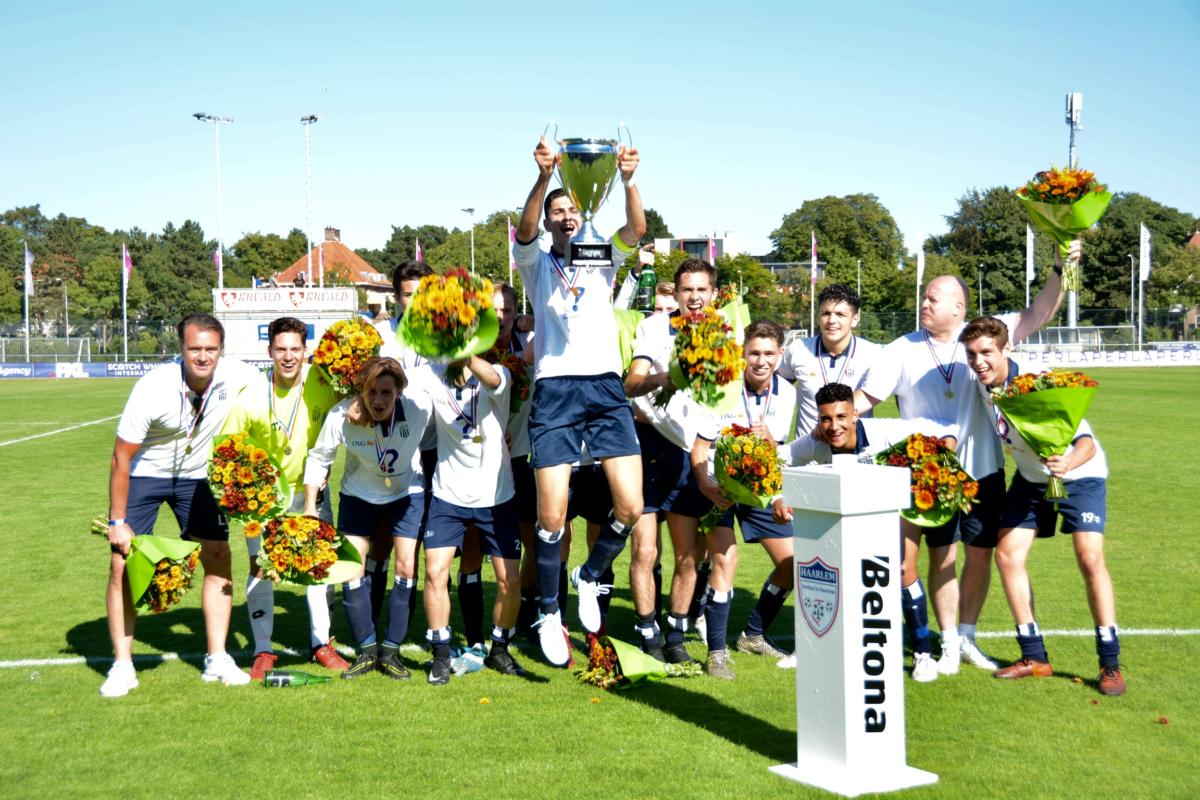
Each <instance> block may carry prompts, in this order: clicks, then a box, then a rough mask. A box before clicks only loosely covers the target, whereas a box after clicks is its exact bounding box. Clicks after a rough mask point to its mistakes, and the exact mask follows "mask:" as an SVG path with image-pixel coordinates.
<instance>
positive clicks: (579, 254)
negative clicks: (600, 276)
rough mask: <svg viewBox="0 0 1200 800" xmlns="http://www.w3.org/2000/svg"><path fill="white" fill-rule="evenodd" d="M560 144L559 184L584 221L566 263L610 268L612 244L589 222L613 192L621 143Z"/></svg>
mask: <svg viewBox="0 0 1200 800" xmlns="http://www.w3.org/2000/svg"><path fill="white" fill-rule="evenodd" d="M625 130H626V131H627V132H628V130H629V129H628V128H626V129H625ZM559 144H560V145H561V150H560V153H561V155H562V158H561V159H559V162H558V180H559V182H560V183H562V187H563V189H564V190H565V191H566V193H567V196H568V197H570V198H571V203H572V204H573V205H574V206H575V208H577V209H579V213H580V215H582V217H583V225H581V226H580V228H579V232H578V233H576V234H575V235H574V236H572V237H571V241H570V243H569V247H568V252H567V253H566V256H567V262H568V263H569V264H570V265H571V266H573V267H611V266H612V264H613V255H612V244H610V243H609V242H608V240H607V239H605V238H604V237H602V236H601V235H600V234H599V233H598V232H597V231H596V227H595V226H594V225H593V224H592V219H593V218H594V217H595V216H596V212H597V211H599V210H600V206H601V205H603V204H604V201H605V200H607V199H608V193H609V192H610V191H612V187H613V182H614V181H615V180H616V177H617V152H618V151H619V150H620V148H621V140H620V138H617V139H562V140H560V141H559Z"/></svg>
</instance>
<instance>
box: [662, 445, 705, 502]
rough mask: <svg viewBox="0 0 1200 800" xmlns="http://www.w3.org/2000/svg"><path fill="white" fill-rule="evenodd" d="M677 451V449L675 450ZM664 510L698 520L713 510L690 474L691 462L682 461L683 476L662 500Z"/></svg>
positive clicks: (689, 460) (686, 459)
mask: <svg viewBox="0 0 1200 800" xmlns="http://www.w3.org/2000/svg"><path fill="white" fill-rule="evenodd" d="M676 449H677V450H678V449H679V448H676ZM663 504H664V505H665V506H666V509H665V510H668V511H670V512H671V513H672V514H679V515H680V516H683V517H692V518H693V519H700V518H701V517H703V516H704V515H705V514H707V513H708V512H709V511H712V509H713V501H712V500H709V499H708V498H707V497H705V496H704V493H703V492H701V491H700V486H699V484H697V483H696V476H695V475H694V474H693V473H692V460H691V459H690V458H685V459H684V468H683V474H682V475H681V476H680V478H679V480H677V481H676V482H675V484H674V485H673V486H672V487H671V488H670V490H669V491H668V493H667V495H666V497H665V498H664V500H663Z"/></svg>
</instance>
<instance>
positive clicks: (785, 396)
mask: <svg viewBox="0 0 1200 800" xmlns="http://www.w3.org/2000/svg"><path fill="white" fill-rule="evenodd" d="M705 410H706V411H707V409H705ZM795 410H796V395H795V393H794V392H792V391H791V390H790V388H789V387H788V385H787V383H786V382H785V381H783V380H782V379H781V378H780V377H779V376H778V375H772V376H771V383H770V384H769V385H768V386H767V387H766V389H765V390H763V391H762V392H761V393H760V392H752V391H750V389H749V388H747V387H745V386H743V387H742V397H741V400H740V401H739V402H738V403H737V404H736V405H734V406H733V407H732V408H729V409H728V410H726V411H723V412H715V411H708V413H707V414H705V415H704V417H703V421H702V422H701V423H700V424H698V425H697V429H698V430H697V435H698V436H700V437H701V438H704V439H708V440H709V441H710V442H711V441H714V440H716V438H717V437H718V436H720V435H721V431H722V430H723V429H725V428H726V427H728V426H730V425H741V426H742V427H745V428H749V427H750V426H752V425H757V424H758V423H759V422H762V423H765V424H766V426H767V430H768V431H770V433H771V438H772V439H773V440H774V441H775V443H776V444H783V443H784V442H786V441H787V440H788V437H789V436H790V435H791V432H792V414H793V412H794V411H795Z"/></svg>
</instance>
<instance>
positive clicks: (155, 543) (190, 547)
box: [92, 517, 200, 614]
mask: <svg viewBox="0 0 1200 800" xmlns="http://www.w3.org/2000/svg"><path fill="white" fill-rule="evenodd" d="M92 533H94V534H98V535H100V536H105V537H107V536H108V519H107V518H106V517H96V518H95V519H94V520H92ZM199 563H200V545H198V544H196V543H195V542H185V541H183V540H182V539H166V538H164V537H162V536H135V537H134V538H133V541H132V542H130V543H129V556H128V558H126V559H125V579H126V580H127V581H129V596H130V597H132V598H133V606H134V608H136V609H138V610H139V611H144V610H146V609H149V610H150V612H151V613H153V614H161V613H162V612H164V611H166V610H167V609H168V608H170V607H171V606H173V605H176V604H177V603H178V602H179V601H180V600H182V599H183V596H184V595H185V594H187V592H188V589H190V588H192V576H193V575H194V574H195V573H196V567H197V566H198V565H199Z"/></svg>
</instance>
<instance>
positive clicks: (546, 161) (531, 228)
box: [517, 136, 645, 244]
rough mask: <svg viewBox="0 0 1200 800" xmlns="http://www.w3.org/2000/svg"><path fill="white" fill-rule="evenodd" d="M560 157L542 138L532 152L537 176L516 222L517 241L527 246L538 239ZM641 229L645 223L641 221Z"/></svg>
mask: <svg viewBox="0 0 1200 800" xmlns="http://www.w3.org/2000/svg"><path fill="white" fill-rule="evenodd" d="M559 158H560V156H559V155H558V154H557V153H555V152H554V151H553V150H551V149H550V143H549V142H547V141H546V137H545V136H543V137H542V138H541V140H540V141H538V144H537V147H535V148H534V150H533V160H534V161H535V162H537V168H538V176H537V180H536V181H534V183H533V188H532V189H530V190H529V196H528V197H527V198H525V206H524V207H523V208H522V209H521V219H520V220H519V221H518V222H517V241H518V242H521V243H522V244H528V243H529V242H532V241H533V240H534V239H536V238H537V237H538V224H539V222H540V215H541V213H542V203H543V201H545V199H546V188H547V187H548V186H549V185H550V176H551V175H552V174H553V173H554V165H555V164H556V163H558V159H559ZM642 225H643V228H644V227H645V222H644V220H643V223H642Z"/></svg>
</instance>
